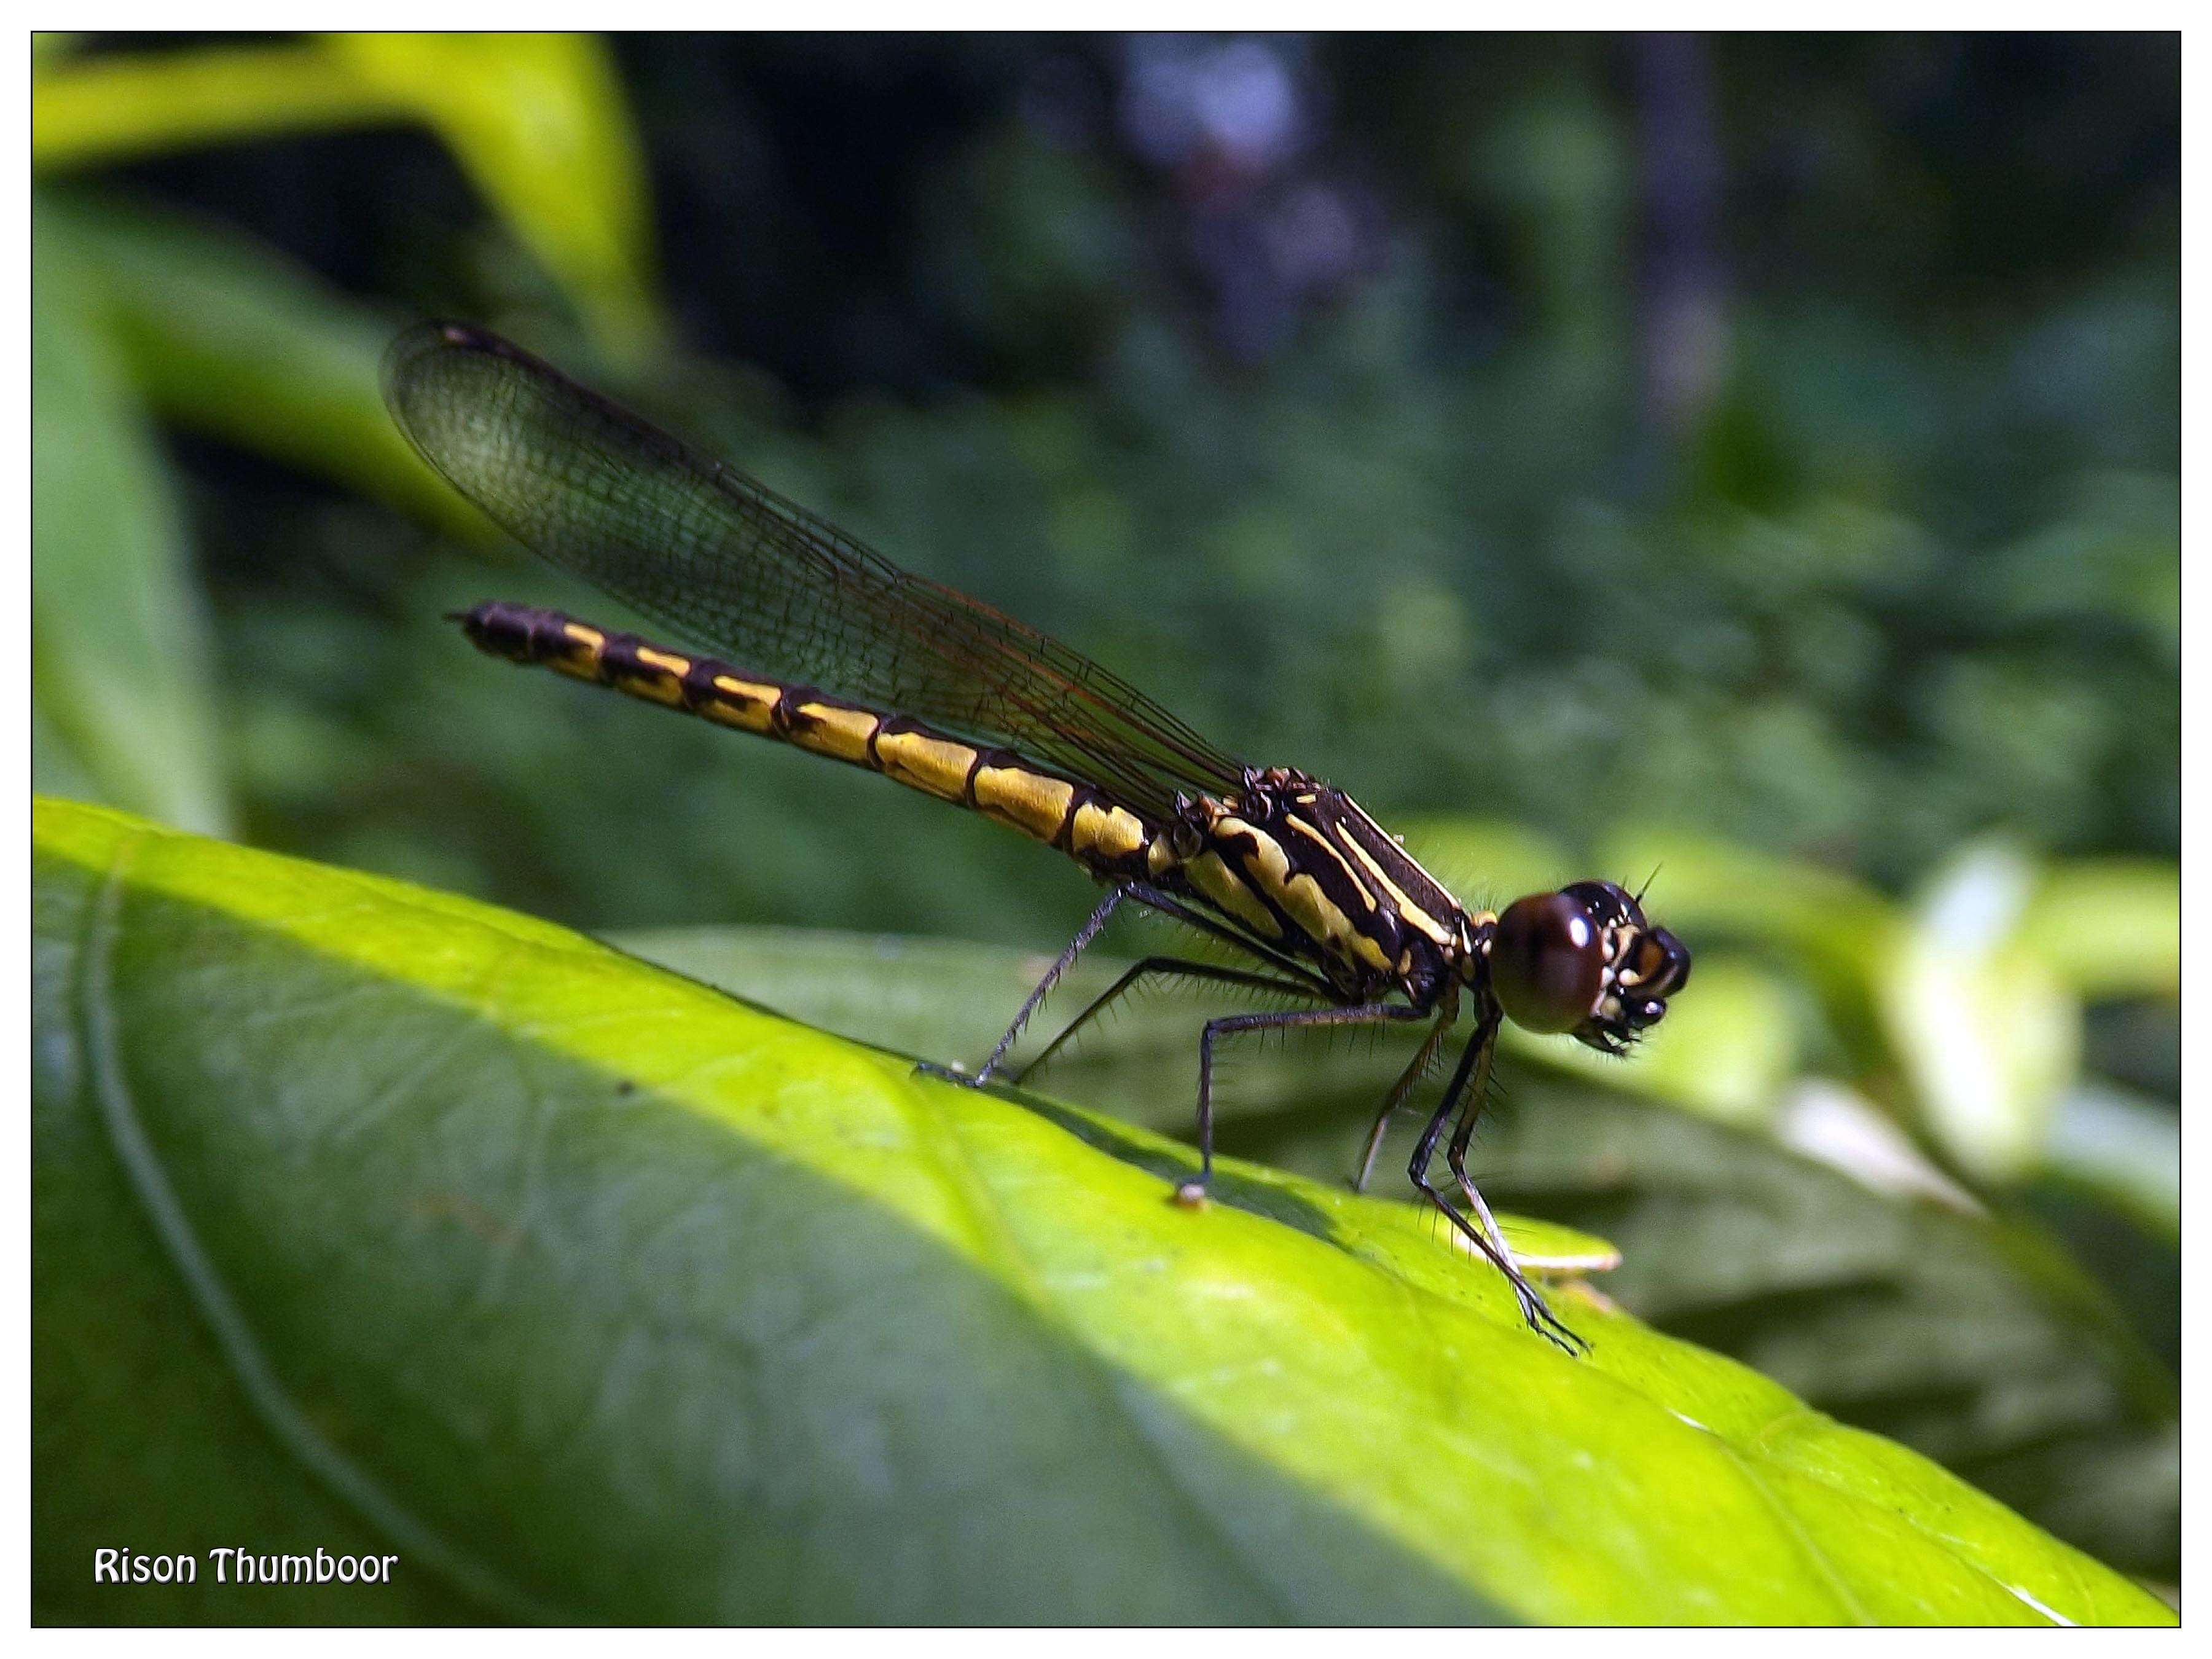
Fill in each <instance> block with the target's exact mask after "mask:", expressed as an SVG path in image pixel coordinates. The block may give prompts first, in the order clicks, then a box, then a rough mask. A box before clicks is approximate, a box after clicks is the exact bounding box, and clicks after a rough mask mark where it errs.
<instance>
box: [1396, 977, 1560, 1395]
mask: <svg viewBox="0 0 2212 1659" xmlns="http://www.w3.org/2000/svg"><path fill="white" fill-rule="evenodd" d="M1497 1041H1498V1017H1497V1015H1496V1014H1494V1013H1488V1014H1486V1015H1485V1016H1484V1018H1483V1020H1482V1023H1481V1024H1480V1025H1478V1026H1477V1027H1476V1028H1475V1033H1474V1037H1473V1038H1472V1039H1471V1040H1470V1041H1469V1042H1468V1045H1467V1048H1465V1049H1464V1050H1463V1051H1462V1053H1461V1054H1460V1057H1459V1063H1458V1064H1457V1065H1456V1066H1454V1067H1453V1068H1452V1074H1451V1081H1450V1082H1449V1083H1448V1084H1447V1085H1445V1086H1444V1097H1443V1100H1442V1101H1441V1102H1439V1103H1437V1109H1436V1111H1435V1112H1434V1113H1433V1114H1431V1116H1430V1118H1429V1121H1428V1123H1427V1125H1426V1126H1425V1127H1424V1128H1423V1129H1422V1131H1421V1139H1420V1141H1419V1144H1418V1145H1417V1146H1414V1148H1413V1158H1412V1160H1411V1162H1409V1163H1408V1164H1407V1166H1406V1173H1407V1176H1410V1177H1411V1178H1412V1180H1413V1185H1414V1186H1415V1187H1416V1188H1419V1190H1420V1192H1421V1194H1422V1196H1423V1197H1425V1198H1426V1199H1427V1200H1429V1202H1430V1203H1431V1204H1433V1205H1435V1206H1437V1209H1439V1210H1441V1211H1443V1213H1444V1217H1445V1218H1446V1219H1447V1220H1449V1222H1450V1223H1451V1224H1452V1225H1453V1226H1455V1227H1456V1228H1457V1229H1458V1230H1459V1231H1460V1233H1461V1235H1462V1237H1465V1238H1466V1239H1467V1241H1468V1243H1470V1244H1472V1245H1474V1248H1475V1249H1478V1250H1480V1251H1481V1252H1482V1254H1483V1255H1484V1257H1485V1258H1486V1259H1487V1260H1488V1261H1489V1262H1490V1265H1491V1266H1492V1267H1495V1268H1497V1269H1498V1272H1499V1273H1504V1275H1505V1279H1506V1282H1507V1283H1509V1284H1510V1285H1512V1286H1513V1297H1514V1300H1515V1301H1516V1302H1517V1303H1519V1304H1520V1307H1521V1316H1522V1318H1523V1319H1525V1320H1527V1321H1528V1326H1529V1328H1530V1329H1532V1330H1534V1332H1535V1333H1536V1334H1538V1335H1540V1336H1541V1337H1543V1338H1545V1339H1546V1340H1547V1341H1550V1342H1552V1343H1553V1344H1555V1345H1557V1346H1559V1347H1561V1348H1564V1349H1565V1351H1566V1352H1569V1353H1571V1354H1573V1355H1575V1356H1577V1358H1579V1357H1580V1356H1581V1355H1583V1354H1585V1353H1588V1352H1589V1343H1587V1342H1585V1341H1583V1340H1582V1338H1580V1337H1579V1336H1577V1335H1576V1334H1574V1333H1573V1332H1572V1331H1571V1330H1569V1329H1568V1328H1566V1326H1565V1325H1564V1324H1563V1323H1561V1322H1560V1321H1559V1316H1557V1315H1556V1314H1554V1313H1553V1311H1552V1310H1551V1309H1550V1308H1549V1307H1547V1305H1546V1304H1545V1302H1544V1298H1543V1297H1541V1296H1540V1295H1539V1294H1538V1293H1537V1291H1536V1287H1535V1286H1534V1285H1531V1284H1530V1283H1529V1282H1528V1276H1527V1275H1526V1274H1525V1273H1522V1271H1521V1267H1520V1264H1519V1263H1517V1262H1516V1261H1514V1259H1513V1253H1512V1251H1511V1250H1510V1249H1507V1248H1506V1247H1505V1241H1504V1238H1503V1237H1500V1236H1498V1225H1497V1223H1496V1222H1495V1221H1493V1220H1492V1218H1491V1215H1490V1206H1488V1205H1486V1204H1484V1203H1483V1202H1482V1200H1481V1197H1480V1194H1476V1193H1475V1192H1474V1182H1471V1181H1468V1180H1466V1179H1465V1178H1464V1177H1463V1176H1462V1178H1461V1185H1462V1187H1463V1188H1465V1189H1466V1191H1467V1192H1468V1194H1469V1196H1470V1197H1472V1198H1473V1199H1474V1203H1475V1204H1476V1205H1477V1206H1479V1213H1480V1215H1481V1217H1482V1219H1483V1223H1484V1227H1483V1229H1481V1230H1478V1229H1477V1228H1476V1227H1475V1225H1474V1224H1473V1223H1472V1222H1470V1221H1468V1218H1466V1217H1465V1216H1463V1215H1462V1214H1461V1213H1460V1212H1458V1211H1457V1210H1456V1209H1455V1208H1453V1207H1452V1206H1451V1205H1450V1204H1449V1202H1447V1201H1446V1200H1445V1198H1444V1195H1443V1194H1442V1193H1440V1192H1438V1191H1437V1189H1436V1188H1435V1187H1434V1186H1433V1185H1432V1184H1431V1182H1430V1180H1429V1165H1430V1164H1431V1162H1433V1161H1434V1159H1435V1158H1436V1152H1437V1141H1438V1140H1439V1139H1442V1138H1443V1132H1444V1125H1445V1124H1447V1123H1449V1122H1450V1121H1452V1117H1453V1114H1454V1113H1455V1112H1457V1111H1458V1110H1459V1109H1460V1106H1461V1103H1462V1098H1463V1097H1465V1096H1466V1095H1467V1091H1468V1082H1469V1079H1471V1078H1472V1077H1473V1076H1474V1074H1475V1073H1477V1072H1478V1071H1479V1072H1480V1074H1481V1078H1482V1080H1483V1082H1484V1083H1485V1084H1487V1083H1488V1081H1489V1077H1490V1059H1491V1052H1492V1048H1494V1047H1495V1046H1496V1043H1497ZM1480 1104H1481V1103H1480V1097H1476V1098H1475V1099H1474V1101H1473V1102H1472V1103H1471V1104H1470V1109H1469V1110H1468V1112H1467V1113H1466V1114H1465V1115H1464V1117H1463V1118H1462V1121H1461V1123H1460V1125H1459V1127H1458V1128H1457V1129H1456V1130H1455V1133H1454V1134H1453V1137H1452V1139H1453V1141H1454V1144H1455V1146H1458V1151H1459V1152H1460V1154H1461V1155H1462V1156H1464V1153H1465V1147H1464V1146H1459V1145H1458V1144H1459V1143H1460V1142H1461V1140H1462V1139H1463V1138H1466V1139H1471V1138H1472V1137H1473V1134H1474V1129H1473V1127H1472V1126H1473V1123H1474V1118H1475V1116H1476V1115H1477V1113H1478V1112H1479V1111H1480ZM1456 1173H1457V1171H1456V1170H1455V1174H1456Z"/></svg>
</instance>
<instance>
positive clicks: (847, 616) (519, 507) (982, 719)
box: [384, 323, 1243, 814]
mask: <svg viewBox="0 0 2212 1659" xmlns="http://www.w3.org/2000/svg"><path fill="white" fill-rule="evenodd" d="M384 393H385V400H386V403H387V404H389V405H390V407H391V410H392V416H393V418H394V419H395V420H397V421H398V423H399V426H400V428H401V430H403V431H404V432H405V433H406V435H407V436H408V438H409V439H410V441H412V442H413V443H414V445H415V447H416V449H418V450H419V451H421V452H422V456H423V458H424V459H426V460H428V462H429V463H430V465H432V466H434V467H435V468H436V469H437V470H438V471H440V472H441V473H442V474H444V475H445V477H447V480H448V481H450V482H451V483H452V484H453V487H454V488H455V489H459V491H460V492H461V494H463V495H465V496H467V497H468V498H469V499H470V500H471V501H474V502H475V503H476V504H477V506H478V507H482V508H483V510H484V511H485V512H486V513H489V515H490V516H491V517H492V519H494V520H495V521H496V522H498V523H499V524H500V525H501V526H503V527H504V528H506V529H507V531H508V532H511V533H512V534H513V535H514V536H515V537H517V538H520V540H522V541H524V542H526V543H527V544H529V545H530V546H532V548H534V549H536V550H538V552H539V553H541V554H543V555H544V556H545V557H546V558H548V559H550V560H551V561H552V562H554V563H555V564H556V565H559V566H561V567H562V568H564V569H566V570H568V571H571V572H573V573H574V574H577V575H579V576H581V577H582V578H584V580H586V581H589V582H591V583H592V584H593V585H594V586H598V587H600V588H602V589H604V590H605V592H609V593H611V594H613V595H614V596H615V597H616V598H617V599H621V600H622V601H623V602H624V603H625V604H627V605H631V606H633V607H634V608H635V609H636V610H637V611H640V612H641V613H642V614H644V615H646V616H649V617H653V618H654V619H655V620H656V621H659V622H660V623H664V624H665V626H667V627H668V628H670V629H672V630H673V631H675V632H676V633H677V634H678V635H681V636H683V637H684V638H686V639H688V640H690V641H695V642H696V643H697V644H698V645H700V646H702V647H706V648H708V649H709V650H712V651H714V652H715V653H718V654H720V655H723V656H726V657H729V658H730V659H732V660H733V661H734V662H736V663H738V664H739V665H742V666H744V667H747V668H750V669H753V670H755V671H758V672H761V673H764V674H767V675H769V676H772V677H774V678H778V679H787V680H794V681H799V682H801V683H804V684H811V685H813V686H815V687H817V688H818V689H820V690H824V691H828V692H830V693H832V694H834V695H836V696H846V697H849V698H851V699H853V700H854V701H855V702H864V703H869V704H872V705H875V706H878V707H880V708H884V709H887V710H891V711H896V712H897V713H900V714H911V715H914V716H915V717H916V718H918V719H921V720H929V721H932V722H933V723H938V724H942V725H944V726H947V727H950V728H951V729H952V730H953V731H955V732H960V733H962V734H963V735H966V736H968V737H970V738H979V739H981V740H984V741H987V742H991V743H995V744H1003V745H1005V746H1006V747H1008V748H1012V749H1016V750H1020V751H1021V752H1022V753H1024V754H1025V755H1027V756H1029V757H1031V758H1032V759H1035V760H1037V761H1041V762H1042V763H1045V764H1046V765H1048V766H1051V767H1054V768H1057V769H1060V770H1063V771H1066V772H1068V773H1070V774H1071V775H1073V776H1075V777H1077V778H1079V779H1081V780H1082V781H1085V782H1089V783H1092V784H1096V785H1097V786H1098V787H1102V788H1103V789H1106V790H1108V791H1109V793H1113V794H1115V795H1116V796H1117V797H1119V798H1121V799H1124V800H1126V801H1127V802H1128V803H1129V804H1130V805H1133V806H1137V807H1139V808H1143V809H1147V810H1149V811H1152V812H1153V813H1155V814H1164V813H1166V812H1167V811H1170V809H1171V807H1172V804H1173V800H1174V797H1175V795H1176V793H1178V792H1187V793H1196V792H1199V791H1206V792H1210V793H1222V792H1224V791H1228V790H1233V789H1235V788H1237V787H1238V782H1239V777H1240V775H1241V773H1242V771H1243V767H1242V765H1241V763H1239V762H1237V760H1236V759H1234V758H1233V757H1231V756H1228V755H1226V754H1224V753H1223V752H1222V751H1221V750H1218V749H1216V748H1215V747H1214V746H1213V745H1212V744H1209V743H1207V742H1206V740H1205V739H1204V738H1201V737H1200V736H1199V735H1198V733H1197V732H1194V731H1192V730H1191V728H1190V727H1189V726H1186V725H1184V724H1183V722H1182V721H1181V720H1177V719H1176V717H1175V716H1174V715H1173V714H1170V713H1169V712H1168V711H1167V710H1166V709H1164V708H1162V707H1161V706H1160V705H1159V704H1158V703H1157V702H1153V701H1152V699H1151V698H1149V697H1147V696H1145V695H1144V694H1143V693H1142V692H1140V691H1139V690H1136V688H1134V687H1133V686H1132V685H1130V684H1128V683H1127V682H1126V681H1124V680H1122V679H1121V678H1118V677H1116V676H1115V675H1113V674H1110V673H1109V672H1108V671H1106V670H1104V669H1103V668H1101V667H1100V666H1099V665H1097V663H1094V662H1092V661H1091V659H1089V658H1087V657H1085V656H1084V655H1082V654H1081V653H1079V652H1077V651H1074V650H1073V649H1071V648H1070V647H1067V646H1065V645H1062V644H1061V643H1060V641H1057V640H1055V639H1053V638H1052V637H1050V636H1049V635H1045V634H1042V633H1040V632H1038V631H1037V630H1036V629H1034V628H1031V627H1030V626H1028V625H1027V624H1026V623H1020V622H1018V621H1016V620H1015V619H1014V618H1013V617H1008V616H1006V615H1003V614H1002V613H1000V611H994V610H993V609H992V608H991V607H990V606H988V605H984V604H981V602H979V601H977V600H975V599H969V597H967V596H966V595H965V594H963V593H959V592H955V591H954V590H953V589H951V588H949V587H946V586H944V585H943V584H942V583H939V582H934V581H932V580H929V579H928V578H927V577H925V576H918V575H915V574H914V573H912V572H911V571H907V570H902V569H900V568H898V567H897V566H896V565H894V564H892V563H891V562H890V561H889V560H888V559H885V558H884V557H883V556H881V555H879V554H878V553H876V552H874V551H872V550H870V549H869V548H867V547H866V546H864V545H862V544H860V543H859V542H857V541H855V540H854V539H853V538H851V537H850V536H848V535H846V534H845V533H844V532H842V531H840V530H838V529H836V527H835V526H831V525H829V524H825V523H823V521H822V520H819V519H817V518H816V517H814V516H813V515H812V514H811V513H808V512H806V511H805V509H804V508H801V507H795V506H793V504H792V503H791V502H789V501H785V500H783V499H782V498H781V497H780V496H778V495H775V494H773V493H772V492H770V491H769V490H768V489H763V487H762V486H760V485H759V484H757V483H754V482H753V481H752V480H750V478H747V477H744V475H743V474H742V473H739V472H738V471H734V470H733V469H732V468H730V467H728V466H726V465H722V464H721V463H720V462H717V461H714V460H712V459H708V458H707V457H706V456H704V455H702V454H700V453H698V452H697V451H696V450H694V449H692V448H690V447H689V446H687V445H685V444H684V443H683V442H682V441H679V440H678V439H676V438H673V437H671V436H670V435H668V434H666V433H665V432H662V431H660V430H659V428H655V427H653V426H652V425H650V424H648V423H647V422H645V421H643V420H641V419H640V418H639V417H638V416H635V415H632V414H630V413H629V411H628V410H623V409H621V408H619V407H617V405H616V404H612V403H610V402H608V401H607V400H606V399H605V398H601V397H599V396H598V395H597V394H596V393H593V392H588V391H586V390H585V389H584V388H583V387H582V386H578V385H577V384H576V383H575V382H574V381H573V380H569V379H568V378H567V377H566V376H565V375H563V374H560V373H559V372H558V371H557V370H556V369H554V368H551V367H550V366H549V365H548V364H546V363H544V362H540V361H539V360H538V359H537V358H535V357H533V356H531V355H530V354H529V353H527V352H526V351H523V350H522V349H520V348H519V347H516V346H514V345H512V344H510V343H507V341H505V340H502V339H501V338H500V337H497V336H496V335H493V334H488V333H485V332H483V331H480V330H477V329H471V328H466V327H463V326H460V325H454V324H436V323H433V324H426V325H422V326H420V327H418V328H416V329H413V330H410V331H409V332H407V333H406V334H404V335H402V336H401V337H399V338H398V340H397V341H395V342H394V343H393V344H392V349H391V350H390V351H389V352H388V353H387V354H386V358H385V366H384Z"/></svg>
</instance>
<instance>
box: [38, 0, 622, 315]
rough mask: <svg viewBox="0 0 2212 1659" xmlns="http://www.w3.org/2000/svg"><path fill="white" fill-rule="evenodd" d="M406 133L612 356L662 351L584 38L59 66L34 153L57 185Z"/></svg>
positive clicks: (608, 94)
mask: <svg viewBox="0 0 2212 1659" xmlns="http://www.w3.org/2000/svg"><path fill="white" fill-rule="evenodd" d="M405 119H413V120H419V121H421V122H422V123H423V124H424V125H427V126H428V127H429V128H430V129H431V130H432V131H435V133H436V134H437V135H438V137H439V138H440V139H441V141H442V142H443V143H445V144H446V145H447V148H448V149H451V150H452V151H453V155H454V157H455V159H456V160H457V161H459V163H460V165H461V166H462V167H464V168H465V169H466V170H467V172H468V173H469V174H470V176H471V179H474V180H475V182H476V185H477V188H478V189H480V190H481V191H483V193H484V195H485V197H487V198H488V199H489V202H490V203H491V204H492V206H493V207H494V208H495V209H496V210H498V211H499V212H500V213H501V214H502V215H503V216H505V217H506V219H507V222H508V223H509V224H510V225H511V226H512V227H513V229H514V232H515V234H517V235H518V236H519V237H520V239H521V240H523V241H524V242H525V243H526V244H527V245H528V246H529V247H530V248H531V250H532V252H535V253H536V254H537V255H538V258H539V259H541V260H542V261H543V262H544V265H545V267H546V269H547V270H549V271H550V273H551V274H552V275H553V276H554V277H555V278H556V280H557V281H558V282H559V283H561V284H562V288H563V289H564V290H565V292H566V293H567V294H568V297H569V299H570V301H572V302H573V303H574V306H575V307H576V309H577V311H578V313H580V315H581V316H582V317H583V318H584V319H585V320H586V323H588V324H589V325H591V327H592V330H593V331H594V332H595V333H596V334H597V336H598V337H599V339H600V340H601V342H602V343H604V344H605V347H606V348H607V349H609V350H611V351H613V352H616V353H620V354H628V355H632V356H635V355H638V354H641V353H642V352H643V351H644V350H645V349H647V347H649V346H650V345H651V344H653V342H654V341H655V340H656V339H657V338H658V337H659V326H660V325H659V313H658V311H657V308H656V307H655V306H654V303H653V299H652V278H651V264H652V247H651V224H650V209H649V206H648V204H647V188H646V177H645V166H644V161H643V155H642V153H641V149H640V147H639V144H638V141H637V137H636V134H635V131H633V130H632V128H631V125H630V122H629V112H628V109H627V106H626V104H625V100H624V97H623V89H622V85H621V82H620V79H619V77H618V76H617V74H616V72H615V69H614V65H613V64H612V62H611V59H610V58H609V57H608V54H607V52H606V49H605V46H602V45H601V44H600V43H599V42H598V41H597V40H592V39H589V38H587V37H584V36H580V35H562V34H505V35H474V34H405V33H379V34H362V35H351V34H339V35H331V36H324V37H319V38H316V39H312V40H300V41H288V42H282V43H278V44H275V45H263V44H254V45H249V46H234V45H228V44H226V45H222V46H198V47H195V48H193V49H191V50H189V51H171V52H155V53H139V54H113V55H103V56H100V57H94V58H58V59H56V60H54V61H52V62H50V63H48V64H46V65H45V66H44V67H42V69H41V70H40V74H39V76H38V77H37V79H36V81H35V83H34V85H33V92H32V152H33V158H34V160H35V161H36V164H37V165H38V166H39V167H40V168H41V169H42V170H45V171H47V172H49V173H51V172H53V171H56V170H58V169H62V168H68V167H87V166H94V165H99V164H101V163H107V162H113V161H127V160H131V159H134V158H137V157H139V156H143V155H154V154H160V153H161V152H163V151H167V150H171V149H179V148H182V147H185V146H190V145H198V144H207V143H222V142H226V141H233V140H236V139H240V138H246V137H269V136H271V135H276V134H283V133H289V132H319V131H331V130H333V129H342V128H345V127H349V126H357V125H365V124H368V123H372V122H379V121H392V120H405Z"/></svg>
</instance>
